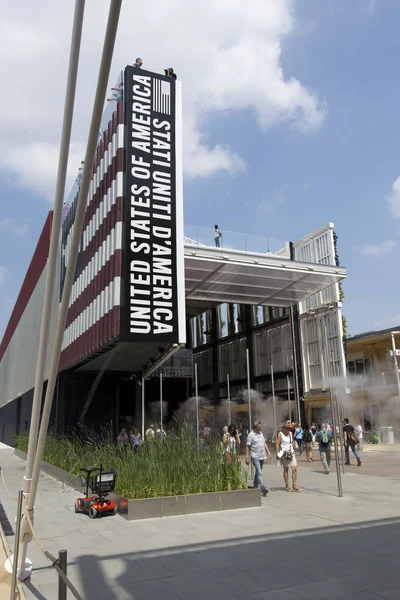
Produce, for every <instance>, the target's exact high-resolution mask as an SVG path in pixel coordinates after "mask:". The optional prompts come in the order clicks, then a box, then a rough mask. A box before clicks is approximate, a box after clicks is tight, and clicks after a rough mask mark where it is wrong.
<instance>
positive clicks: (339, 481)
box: [324, 322, 344, 498]
mask: <svg viewBox="0 0 400 600" xmlns="http://www.w3.org/2000/svg"><path fill="white" fill-rule="evenodd" d="M324 338H325V339H324V346H325V352H324V357H325V361H326V370H325V372H326V373H327V374H328V380H329V395H330V401H331V413H332V425H333V440H334V443H335V464H336V478H337V485H338V495H339V498H343V486H342V473H341V471H340V462H339V452H338V450H339V446H338V436H337V433H336V415H335V408H334V398H333V386H332V378H331V369H330V365H329V348H328V330H327V327H326V322H325V323H324ZM343 468H344V467H343Z"/></svg>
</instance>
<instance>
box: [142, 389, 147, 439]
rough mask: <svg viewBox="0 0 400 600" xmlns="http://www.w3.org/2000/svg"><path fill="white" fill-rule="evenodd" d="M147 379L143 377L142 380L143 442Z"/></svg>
mask: <svg viewBox="0 0 400 600" xmlns="http://www.w3.org/2000/svg"><path fill="white" fill-rule="evenodd" d="M145 381H146V380H145V378H144V377H143V379H142V441H144V426H145V425H144V417H145V414H144V413H145V410H144V400H145V397H144V392H145Z"/></svg>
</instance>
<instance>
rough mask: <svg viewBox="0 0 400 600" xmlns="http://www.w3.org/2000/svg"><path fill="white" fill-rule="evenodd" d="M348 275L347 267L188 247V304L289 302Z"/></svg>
mask: <svg viewBox="0 0 400 600" xmlns="http://www.w3.org/2000/svg"><path fill="white" fill-rule="evenodd" d="M345 277H346V269H345V268H343V267H336V266H331V265H321V264H313V263H303V262H296V261H292V260H289V259H287V258H282V257H277V256H266V255H265V254H257V253H244V252H240V251H237V250H225V249H224V250H222V249H220V248H204V247H202V248H200V247H196V248H195V249H194V248H193V246H185V286H186V303H187V304H188V305H197V304H199V305H202V306H204V303H210V304H214V305H215V304H220V303H223V302H232V303H239V304H255V305H260V306H262V305H264V306H276V307H289V306H291V305H293V304H297V303H298V302H302V301H303V300H305V299H306V298H308V297H309V296H311V295H312V294H315V293H317V292H320V291H321V290H323V289H325V288H327V287H328V286H330V285H332V284H334V283H337V282H339V281H341V280H342V279H344V278H345Z"/></svg>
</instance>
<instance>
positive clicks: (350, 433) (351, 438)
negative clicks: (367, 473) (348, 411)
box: [343, 419, 361, 467]
mask: <svg viewBox="0 0 400 600" xmlns="http://www.w3.org/2000/svg"><path fill="white" fill-rule="evenodd" d="M343 433H344V451H345V454H346V462H345V464H346V465H349V464H350V448H351V451H352V452H353V454H354V456H355V458H356V460H357V466H358V467H361V459H360V457H359V456H358V453H357V450H356V445H357V444H358V442H359V439H358V437H357V435H356V433H355V431H354V427H353V425H350V423H349V420H348V419H344V421H343Z"/></svg>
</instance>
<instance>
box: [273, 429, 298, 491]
mask: <svg viewBox="0 0 400 600" xmlns="http://www.w3.org/2000/svg"><path fill="white" fill-rule="evenodd" d="M289 428H290V421H284V422H283V423H282V424H281V429H282V431H280V432H279V433H278V437H277V439H276V456H277V458H278V459H279V460H280V464H281V467H283V479H284V481H285V486H286V491H287V492H291V491H292V490H294V491H295V492H299V491H300V490H299V488H298V487H297V461H296V456H295V454H294V449H293V437H292V434H291V432H290V431H289ZM289 467H290V468H291V469H292V487H290V486H289Z"/></svg>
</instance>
